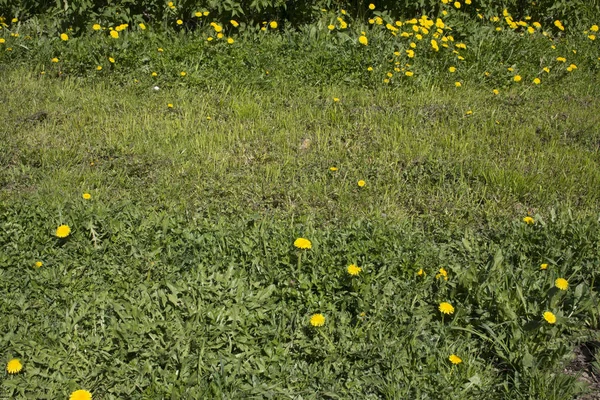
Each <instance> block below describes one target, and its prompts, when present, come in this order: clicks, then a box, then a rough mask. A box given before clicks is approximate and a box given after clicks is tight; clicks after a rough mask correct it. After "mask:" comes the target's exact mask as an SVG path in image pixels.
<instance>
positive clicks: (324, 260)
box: [0, 11, 600, 400]
mask: <svg viewBox="0 0 600 400" xmlns="http://www.w3.org/2000/svg"><path fill="white" fill-rule="evenodd" d="M452 12H453V13H454V11H452ZM456 13H457V14H456V15H453V14H451V15H450V16H449V18H448V21H446V22H449V23H451V24H452V25H453V27H454V28H453V31H452V34H455V35H456V42H458V41H462V40H464V41H465V42H466V43H467V46H466V47H467V49H464V51H463V50H461V53H460V54H461V57H462V56H464V58H465V60H464V62H459V61H458V59H457V55H456V54H455V53H453V52H452V51H451V50H452V49H453V48H452V47H449V48H448V49H441V50H440V52H434V51H433V50H431V49H430V48H429V40H428V39H427V38H426V40H424V41H423V42H420V43H419V45H418V50H417V51H418V54H419V56H417V57H416V58H415V59H411V60H408V59H406V58H404V59H402V57H405V55H404V54H405V51H404V50H405V49H406V48H408V42H409V41H411V40H413V39H412V38H410V39H404V38H399V37H394V36H392V35H391V34H390V33H389V32H388V31H387V30H386V29H385V28H384V27H383V26H378V25H374V26H372V27H368V28H367V27H364V26H362V25H360V22H359V21H357V23H356V24H355V23H354V22H353V21H351V24H352V28H351V29H349V30H348V31H342V30H340V29H338V30H336V31H335V32H329V30H328V28H327V24H328V23H329V22H331V21H336V16H337V14H336V13H335V12H328V13H324V14H323V17H322V21H319V22H317V23H315V24H313V25H311V26H309V27H305V28H302V29H301V31H300V32H291V31H283V32H281V33H277V32H275V31H273V32H270V33H268V34H263V33H261V32H260V31H257V32H254V31H252V30H251V29H250V28H248V29H247V30H244V31H242V30H241V29H240V33H239V35H238V34H237V33H235V32H234V37H235V42H234V44H233V45H228V44H225V43H222V42H221V43H220V42H218V41H217V40H215V41H214V42H213V43H209V42H207V40H206V35H207V34H213V33H214V32H212V31H211V29H212V28H210V27H209V25H208V20H207V21H206V24H205V25H206V26H205V27H204V28H203V29H200V28H199V29H198V30H197V31H196V32H193V33H191V32H190V33H184V32H179V33H175V32H173V31H170V30H167V31H166V32H160V31H154V29H155V28H156V27H154V26H152V27H150V25H149V28H148V30H146V31H139V30H138V29H137V27H135V26H134V27H131V29H130V31H127V32H123V33H122V35H121V36H120V38H119V39H118V40H113V39H111V38H108V37H107V35H106V32H104V33H102V34H100V33H94V32H91V33H89V34H88V35H82V36H80V37H74V36H73V35H72V36H71V38H70V39H69V41H67V42H64V41H61V40H60V39H58V38H57V37H54V36H51V35H50V36H48V35H47V34H46V33H45V31H44V29H42V28H41V25H40V26H38V25H36V24H37V23H38V22H39V21H37V20H35V19H32V20H29V21H24V22H22V23H21V22H19V23H18V24H16V25H11V26H10V29H12V30H15V31H16V30H19V32H20V35H19V36H14V35H12V36H8V35H4V36H6V38H7V40H6V42H5V43H3V44H2V46H4V47H2V52H0V62H1V65H0V82H2V85H0V121H2V124H1V128H0V143H1V151H0V248H1V249H2V251H0V293H1V296H0V332H2V335H0V360H2V361H1V362H7V361H8V360H10V359H12V358H18V359H20V360H21V361H22V363H23V365H24V368H23V371H21V372H20V373H19V374H16V375H9V374H6V373H5V374H3V375H1V376H0V398H48V399H56V398H67V397H68V396H69V393H71V392H73V391H74V390H77V389H81V388H84V389H87V390H90V391H91V392H92V393H93V394H94V399H96V400H97V399H122V398H127V399H163V398H170V399H191V398H276V399H279V398H306V399H311V398H314V399H321V398H329V399H352V398H357V399H358V398H359V399H365V398H371V399H376V398H388V399H398V398H410V399H429V398H444V399H446V398H448V399H468V398H474V399H566V398H574V397H575V396H577V395H579V394H582V393H584V392H585V391H586V390H589V389H586V387H585V386H584V385H583V383H582V382H580V381H579V380H578V379H577V377H576V376H571V375H567V374H565V373H564V372H563V371H564V367H565V365H566V364H568V363H569V360H570V358H571V357H572V349H573V347H574V346H576V345H577V344H578V343H580V342H583V341H593V340H598V330H599V328H600V322H599V320H600V309H599V306H598V304H599V301H598V294H597V293H598V289H599V283H598V281H599V278H600V272H599V271H598V268H597V267H598V265H599V262H600V258H599V256H598V254H600V223H599V221H600V219H599V214H598V209H599V206H600V194H599V193H600V191H599V190H598V188H600V168H599V162H600V158H599V154H600V130H599V129H598V126H600V116H599V115H598V112H597V110H598V109H600V96H599V95H598V93H597V92H598V91H597V88H598V86H599V82H598V74H597V73H596V72H597V70H598V65H599V64H598V60H597V58H598V55H600V54H598V49H597V47H594V42H593V41H591V40H589V39H588V38H587V36H585V35H584V34H582V33H581V32H579V31H577V32H575V28H574V27H571V26H569V30H570V32H569V34H568V35H567V36H566V37H562V33H558V32H557V33H556V34H557V37H556V38H554V39H552V40H553V41H552V43H550V41H549V39H548V37H546V36H544V35H543V34H542V33H540V32H538V31H536V32H535V34H533V35H529V34H527V35H525V34H524V35H523V36H521V35H520V33H519V30H517V31H516V32H512V31H509V30H508V29H504V30H502V31H500V32H498V33H496V31H495V28H494V25H493V24H491V23H487V22H485V23H484V22H481V23H480V22H479V21H478V20H474V19H469V18H463V17H462V16H461V15H462V14H460V13H458V12H456ZM329 20H331V21H329ZM392 22H393V21H392ZM500 23H503V22H500ZM588 25H589V24H587V25H586V27H585V29H588V27H587V26H588ZM313 28H314V29H313ZM228 29H230V28H228ZM336 29H337V28H336ZM361 29H365V30H368V31H369V33H368V34H367V36H368V37H369V46H362V45H357V43H356V41H355V39H356V38H355V36H357V35H358V33H359V32H360V30H361ZM519 29H520V30H521V31H522V30H523V29H521V28H519ZM11 32H12V31H11ZM207 32H208V33H207ZM211 32H212V33H211ZM447 32H450V31H449V30H447ZM13 33H14V32H13ZM28 33H29V34H31V36H27V34H28ZM228 34H229V32H228ZM94 35H95V36H94ZM99 35H100V36H99ZM55 36H56V35H55ZM28 37H29V38H28ZM440 43H441V42H440ZM551 45H555V47H556V49H551V47H550V46H551ZM9 46H10V47H9ZM159 47H161V48H163V47H164V51H163V52H158V51H157V49H158V48H159ZM5 48H6V49H8V48H11V49H12V50H11V51H8V50H6V49H5ZM575 49H576V50H577V51H576V52H573V50H575ZM396 50H397V51H399V53H400V54H401V56H395V55H393V52H394V51H396ZM558 55H560V56H566V57H568V62H566V63H565V64H561V63H559V62H558V61H556V57H557V56H558ZM53 57H57V58H59V59H60V60H59V62H58V63H51V62H50V60H51V59H52V58H53ZM108 57H114V58H115V59H116V62H115V64H114V65H113V64H111V63H109V62H108V61H107V59H108ZM395 57H396V58H395ZM390 60H391V61H390ZM400 61H401V63H400V64H392V63H394V62H400ZM407 61H408V62H410V63H411V66H410V67H407V66H406V64H405V63H406V62H407ZM570 63H576V64H577V66H578V68H577V70H574V71H571V72H567V70H566V68H567V66H568V65H569V64H570ZM97 65H101V66H102V67H103V68H102V70H101V71H98V70H96V66H97ZM396 65H398V67H397V68H398V71H395V70H393V68H394V67H395V66H396ZM451 65H452V66H456V67H457V71H456V73H454V74H453V73H450V72H449V71H448V67H449V66H451ZM368 66H373V68H374V70H373V71H372V72H369V71H367V67H368ZM545 66H549V67H550V68H551V70H550V72H549V73H546V72H542V71H543V70H542V68H543V67H545ZM405 68H409V69H410V71H414V72H415V75H414V77H412V78H409V77H407V76H405V75H404V72H405V71H404V70H403V69H405ZM508 68H512V69H513V70H512V71H508ZM391 70H393V71H394V73H393V74H392V75H393V78H392V80H391V82H390V83H389V84H383V83H382V80H383V79H384V78H385V77H387V75H386V73H387V72H389V71H391ZM152 71H157V72H158V76H157V77H151V75H150V73H151V72H152ZM181 71H186V72H187V74H186V76H185V77H182V76H181V75H180V72H181ZM267 71H268V73H267ZM42 72H43V74H42ZM485 72H489V74H488V75H489V76H486V74H485ZM516 74H520V75H522V76H523V81H522V82H520V83H516V82H515V81H514V79H513V77H514V75H516ZM538 76H541V79H542V83H541V85H534V84H533V83H531V82H532V80H533V78H534V77H538ZM456 81H460V82H462V84H463V85H462V87H460V88H456V87H455V86H454V83H455V82H456ZM155 85H158V86H160V89H159V90H153V86H155ZM494 88H497V89H499V90H500V94H498V95H494V94H493V93H492V89H494ZM334 98H336V99H339V101H334ZM168 104H172V105H173V107H172V108H170V107H168ZM331 167H336V168H337V170H334V171H332V170H331ZM359 180H364V181H365V182H366V185H365V186H364V187H359V185H358V184H357V183H358V181H359ZM83 193H90V194H91V199H89V200H85V199H83V198H82V194H83ZM528 215H530V216H532V217H534V219H535V223H534V224H532V225H527V224H526V223H525V222H524V221H523V218H524V217H525V216H528ZM61 224H68V225H69V226H70V227H71V229H72V233H71V235H70V236H69V237H68V238H67V239H57V238H56V235H55V232H56V228H57V227H58V226H59V225H61ZM298 237H305V238H308V239H310V240H311V241H312V249H310V250H302V251H301V250H298V249H296V248H294V246H293V243H294V240H295V239H296V238H298ZM37 261H41V262H42V263H43V266H42V267H41V268H35V267H34V265H35V263H36V262H37ZM350 264H357V265H358V266H360V267H361V268H362V271H361V273H360V274H359V275H358V276H356V277H352V276H350V275H349V274H348V273H347V271H346V268H347V267H348V265H350ZM541 264H548V269H547V270H541V269H540V265H541ZM440 269H444V270H445V271H447V273H448V280H444V279H443V278H441V277H438V276H437V275H438V274H439V273H440ZM420 270H423V272H424V275H421V276H420V275H418V271H420ZM559 277H560V278H564V279H567V280H568V282H569V288H568V290H567V291H561V290H559V289H557V288H556V287H555V280H556V279H557V278H559ZM444 301H447V302H450V303H451V304H452V305H453V306H454V308H455V312H454V314H452V315H442V314H441V313H440V311H439V310H438V307H439V304H440V302H444ZM546 311H552V312H553V313H554V314H555V315H556V317H557V322H556V324H549V323H547V322H546V321H545V320H544V319H543V317H542V316H543V314H544V312H546ZM315 313H322V314H323V315H325V318H326V322H325V325H324V326H323V327H320V328H314V327H311V326H310V323H309V320H310V317H311V315H313V314H315ZM451 354H456V355H458V356H459V357H460V358H461V359H462V360H463V362H462V363H460V364H459V365H456V366H453V365H452V364H451V363H450V361H449V359H448V357H449V356H450V355H451Z"/></svg>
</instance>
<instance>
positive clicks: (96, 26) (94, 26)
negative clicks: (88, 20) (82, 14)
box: [92, 24, 102, 31]
mask: <svg viewBox="0 0 600 400" xmlns="http://www.w3.org/2000/svg"><path fill="white" fill-rule="evenodd" d="M92 29H93V30H95V31H99V30H100V29H102V27H101V26H100V24H94V25H92Z"/></svg>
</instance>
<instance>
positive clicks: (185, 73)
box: [179, 71, 187, 76]
mask: <svg viewBox="0 0 600 400" xmlns="http://www.w3.org/2000/svg"><path fill="white" fill-rule="evenodd" d="M179 75H181V76H186V75H187V72H185V71H181V72H180V73H179Z"/></svg>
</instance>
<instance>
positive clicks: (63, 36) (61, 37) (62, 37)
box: [60, 33, 69, 42]
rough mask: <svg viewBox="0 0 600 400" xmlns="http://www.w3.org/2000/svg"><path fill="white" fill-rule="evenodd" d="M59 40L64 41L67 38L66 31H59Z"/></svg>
mask: <svg viewBox="0 0 600 400" xmlns="http://www.w3.org/2000/svg"><path fill="white" fill-rule="evenodd" d="M60 40H62V41H64V42H66V41H67V40H69V35H67V34H66V33H61V34H60Z"/></svg>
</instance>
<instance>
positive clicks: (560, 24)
mask: <svg viewBox="0 0 600 400" xmlns="http://www.w3.org/2000/svg"><path fill="white" fill-rule="evenodd" d="M554 26H555V27H557V28H558V29H560V30H561V31H564V30H565V27H564V26H563V24H562V22H560V21H559V20H556V21H554Z"/></svg>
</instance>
